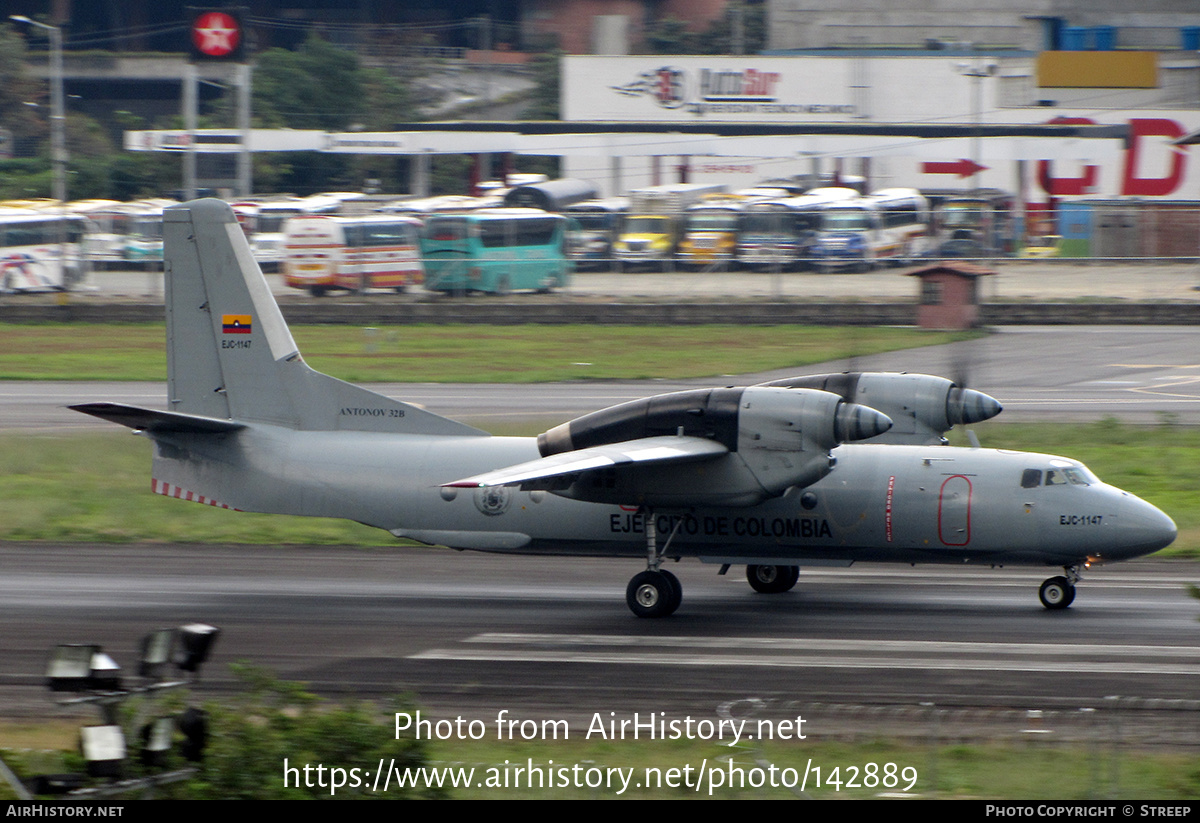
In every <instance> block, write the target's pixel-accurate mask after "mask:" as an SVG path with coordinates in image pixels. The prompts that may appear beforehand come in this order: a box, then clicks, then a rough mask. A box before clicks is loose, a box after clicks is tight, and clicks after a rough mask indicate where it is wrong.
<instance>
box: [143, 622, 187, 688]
mask: <svg viewBox="0 0 1200 823" xmlns="http://www.w3.org/2000/svg"><path fill="white" fill-rule="evenodd" d="M176 631H177V630H176V629H159V630H158V631H154V632H150V633H149V634H148V635H146V636H145V637H143V638H142V659H141V662H140V664H139V665H138V674H140V675H141V676H142V677H149V678H153V679H155V680H161V679H162V674H163V670H164V669H166V667H167V664H169V663H170V662H171V657H172V655H173V653H174V651H175V634H176Z"/></svg>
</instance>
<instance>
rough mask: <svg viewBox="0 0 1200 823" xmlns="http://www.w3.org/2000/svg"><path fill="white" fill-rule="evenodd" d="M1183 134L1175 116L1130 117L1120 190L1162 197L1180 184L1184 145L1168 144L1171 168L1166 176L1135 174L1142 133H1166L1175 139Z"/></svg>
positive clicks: (1143, 134)
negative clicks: (1140, 175) (1127, 144)
mask: <svg viewBox="0 0 1200 823" xmlns="http://www.w3.org/2000/svg"><path fill="white" fill-rule="evenodd" d="M1183 135H1184V130H1183V127H1182V126H1180V125H1179V124H1178V123H1176V122H1175V121H1174V120H1167V119H1166V118H1163V117H1144V118H1137V119H1134V120H1130V121H1129V148H1128V149H1127V150H1126V151H1125V179H1124V181H1123V182H1122V184H1121V194H1133V195H1139V196H1141V197H1162V196H1163V195H1164V194H1170V193H1171V192H1173V191H1175V190H1176V189H1177V188H1179V184H1180V183H1182V182H1183V168H1184V163H1185V161H1186V160H1187V154H1185V152H1184V149H1185V148H1187V147H1186V146H1168V147H1167V149H1168V150H1169V151H1170V152H1171V161H1170V163H1171V168H1170V170H1169V171H1168V172H1167V176H1166V177H1138V176H1137V173H1138V157H1139V156H1140V151H1141V148H1142V138H1143V137H1165V138H1167V139H1168V140H1174V139H1175V138H1177V137H1182V136H1183Z"/></svg>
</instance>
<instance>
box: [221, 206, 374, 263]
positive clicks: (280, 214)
mask: <svg viewBox="0 0 1200 823" xmlns="http://www.w3.org/2000/svg"><path fill="white" fill-rule="evenodd" d="M362 197H365V195H363V194H361V193H359V192H329V193H327V194H314V195H311V196H309V197H292V196H290V195H289V196H286V197H283V198H280V199H276V200H266V201H263V202H261V203H258V209H257V212H256V213H255V214H254V217H253V221H252V225H250V229H251V237H250V247H251V249H252V250H253V252H254V259H255V260H257V261H258V265H259V266H261V267H262V269H263V271H274V270H278V269H279V267H280V266H281V265H282V264H283V258H284V256H285V254H286V252H285V251H284V246H285V244H286V242H287V237H286V232H285V230H284V224H285V223H286V222H287V221H288V220H289V219H290V218H292V217H297V216H300V215H305V214H339V213H341V212H342V211H343V210H344V207H345V205H346V204H347V203H350V202H352V201H354V200H358V199H360V198H362ZM239 205H243V206H245V205H249V204H239ZM239 221H242V218H241V217H239ZM242 222H243V225H247V224H246V222H244V221H242Z"/></svg>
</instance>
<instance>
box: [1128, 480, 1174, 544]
mask: <svg viewBox="0 0 1200 823" xmlns="http://www.w3.org/2000/svg"><path fill="white" fill-rule="evenodd" d="M1119 518H1120V519H1119V521H1118V522H1119V523H1120V532H1121V538H1122V539H1121V549H1122V550H1123V551H1124V552H1126V553H1127V556H1129V557H1137V556H1138V555H1143V554H1150V553H1151V552H1156V551H1158V550H1159V549H1165V548H1166V547H1167V546H1169V545H1171V544H1172V543H1174V542H1175V535H1176V534H1177V533H1178V529H1177V528H1176V527H1175V521H1174V520H1172V519H1171V518H1170V517H1168V516H1167V515H1166V513H1164V512H1163V511H1162V510H1161V509H1159V508H1158V507H1157V506H1154V505H1152V504H1150V503H1147V502H1146V501H1145V500H1142V499H1141V498H1140V497H1135V496H1134V495H1132V494H1130V495H1128V497H1127V498H1126V499H1125V503H1124V505H1123V506H1122V507H1121V514H1120V515H1119Z"/></svg>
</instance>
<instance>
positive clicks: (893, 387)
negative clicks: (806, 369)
mask: <svg viewBox="0 0 1200 823" xmlns="http://www.w3.org/2000/svg"><path fill="white" fill-rule="evenodd" d="M763 385H765V386H777V387H786V388H791V389H820V390H822V391H828V392H833V393H834V394H837V395H838V396H839V397H841V398H842V399H843V400H846V401H848V402H851V403H861V404H864V405H867V406H870V407H871V408H873V409H878V410H879V411H881V412H883V413H884V414H886V415H887V416H888V417H890V418H891V419H892V423H893V424H894V425H893V427H892V429H891V430H890V431H888V432H887V442H889V443H903V444H913V445H930V444H935V443H939V442H941V441H942V436H943V435H944V434H945V433H946V432H948V431H949V430H950V429H952V428H953V427H954V426H957V425H959V424H971V423H980V422H982V421H984V420H989V419H991V418H993V417H995V416H996V415H998V414H999V413H1000V412H1001V411H1002V410H1003V407H1002V406H1001V405H1000V403H999V401H997V400H996V399H995V398H994V397H991V396H989V395H986V394H984V393H983V392H980V391H975V390H974V389H964V388H961V387H959V386H958V385H957V384H956V383H954V382H952V381H950V380H947V379H946V378H944V377H936V376H934V375H931V374H899V373H890V372H848V373H845V374H817V375H810V376H806V377H793V378H788V379H786V380H776V381H773V382H771V383H765V384H763Z"/></svg>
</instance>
